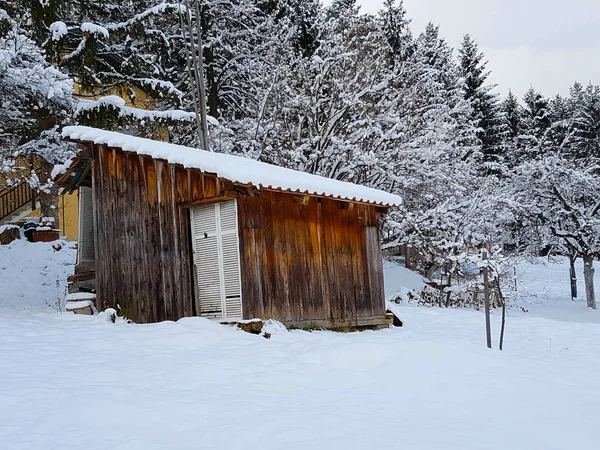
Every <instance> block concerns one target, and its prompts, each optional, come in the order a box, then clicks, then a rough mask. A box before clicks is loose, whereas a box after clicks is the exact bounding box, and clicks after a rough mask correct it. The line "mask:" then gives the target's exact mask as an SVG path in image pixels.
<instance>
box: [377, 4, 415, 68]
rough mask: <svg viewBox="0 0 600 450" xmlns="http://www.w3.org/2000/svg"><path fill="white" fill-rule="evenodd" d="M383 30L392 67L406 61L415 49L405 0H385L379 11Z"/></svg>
mask: <svg viewBox="0 0 600 450" xmlns="http://www.w3.org/2000/svg"><path fill="white" fill-rule="evenodd" d="M379 22H380V26H381V30H382V32H383V34H384V36H385V38H386V41H387V44H388V46H389V55H388V59H389V62H390V67H392V68H393V67H394V66H395V65H396V64H398V63H401V62H404V61H406V60H407V59H408V57H409V56H410V54H411V53H412V50H413V36H412V32H411V30H410V27H409V25H410V20H409V19H408V18H407V16H406V9H405V8H404V2H403V0H400V1H397V0H385V1H384V2H383V8H382V9H381V10H380V11H379Z"/></svg>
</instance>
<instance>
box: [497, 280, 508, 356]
mask: <svg viewBox="0 0 600 450" xmlns="http://www.w3.org/2000/svg"><path fill="white" fill-rule="evenodd" d="M496 289H498V300H500V304H501V305H502V325H500V342H499V343H498V348H499V349H500V351H502V347H503V345H504V325H505V323H506V300H505V299H504V295H502V289H501V288H500V277H496Z"/></svg>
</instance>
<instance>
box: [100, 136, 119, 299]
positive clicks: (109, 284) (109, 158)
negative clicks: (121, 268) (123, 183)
mask: <svg viewBox="0 0 600 450" xmlns="http://www.w3.org/2000/svg"><path fill="white" fill-rule="evenodd" d="M102 164H103V169H104V173H103V181H104V184H103V187H104V192H103V193H102V196H103V199H104V212H103V213H104V214H105V215H106V217H107V226H106V242H104V243H100V245H106V247H107V248H106V251H105V255H104V258H103V260H102V264H103V266H104V267H105V268H106V269H105V273H107V274H110V275H108V276H107V277H105V279H104V281H105V289H106V300H107V304H108V306H110V307H112V308H116V307H117V302H116V297H115V289H114V284H115V283H116V279H115V278H114V277H113V270H114V269H115V263H114V261H112V258H113V256H116V254H117V251H118V245H119V243H118V242H116V240H115V227H114V225H113V223H112V218H113V217H114V210H113V204H114V196H115V190H114V182H113V180H114V158H113V152H112V150H111V149H109V148H107V147H104V146H103V147H102ZM109 219H110V222H109V221H108V220H109Z"/></svg>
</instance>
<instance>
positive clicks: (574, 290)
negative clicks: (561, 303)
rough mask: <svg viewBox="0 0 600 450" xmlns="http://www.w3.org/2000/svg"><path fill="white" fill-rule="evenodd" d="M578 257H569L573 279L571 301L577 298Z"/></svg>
mask: <svg viewBox="0 0 600 450" xmlns="http://www.w3.org/2000/svg"><path fill="white" fill-rule="evenodd" d="M576 260H577V255H571V256H569V262H570V263H571V268H570V278H571V300H573V299H576V298H577V272H575V261H576Z"/></svg>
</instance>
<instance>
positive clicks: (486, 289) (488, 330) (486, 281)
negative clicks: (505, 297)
mask: <svg viewBox="0 0 600 450" xmlns="http://www.w3.org/2000/svg"><path fill="white" fill-rule="evenodd" d="M482 258H483V260H484V261H485V266H483V298H484V305H485V337H486V341H487V347H488V348H492V326H491V324H490V274H489V268H488V266H487V259H488V254H487V250H484V251H483V253H482Z"/></svg>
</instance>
